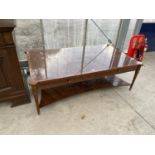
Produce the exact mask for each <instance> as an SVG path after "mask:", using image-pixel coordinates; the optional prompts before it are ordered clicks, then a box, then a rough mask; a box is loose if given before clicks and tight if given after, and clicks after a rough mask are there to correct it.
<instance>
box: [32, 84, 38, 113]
mask: <svg viewBox="0 0 155 155" xmlns="http://www.w3.org/2000/svg"><path fill="white" fill-rule="evenodd" d="M32 93H33V96H34V99H35V104H36V109H37V113H38V115H39V114H40V107H39V92H38V89H37V88H36V86H32Z"/></svg>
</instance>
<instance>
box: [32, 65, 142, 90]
mask: <svg viewBox="0 0 155 155" xmlns="http://www.w3.org/2000/svg"><path fill="white" fill-rule="evenodd" d="M138 66H139V65H134V66H126V67H123V68H114V69H111V70H105V71H99V72H94V73H86V74H82V75H76V76H69V77H64V78H59V79H52V80H45V81H38V82H37V83H36V85H34V86H35V87H37V88H38V89H47V88H53V87H58V86H63V85H66V84H73V83H77V82H81V81H86V80H92V79H98V78H102V77H105V76H111V75H115V74H121V73H125V72H131V71H135V70H136V69H137V67H138ZM31 86H32V87H33V85H31Z"/></svg>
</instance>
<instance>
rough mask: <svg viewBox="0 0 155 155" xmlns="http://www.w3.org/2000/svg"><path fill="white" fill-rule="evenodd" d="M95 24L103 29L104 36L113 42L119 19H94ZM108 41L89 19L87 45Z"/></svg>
mask: <svg viewBox="0 0 155 155" xmlns="http://www.w3.org/2000/svg"><path fill="white" fill-rule="evenodd" d="M94 21H95V22H96V24H97V25H98V26H99V27H100V28H101V29H102V30H103V31H104V33H105V34H106V36H107V37H108V38H109V39H110V40H111V41H112V42H113V43H114V44H115V41H116V37H117V31H118V28H119V22H120V19H95V20H94ZM106 43H108V41H107V39H106V38H105V36H104V35H103V34H102V32H101V31H100V30H99V29H98V28H97V27H96V26H95V24H94V23H93V22H92V21H91V20H89V22H88V35H87V45H99V44H106Z"/></svg>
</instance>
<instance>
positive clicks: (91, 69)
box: [26, 45, 143, 114]
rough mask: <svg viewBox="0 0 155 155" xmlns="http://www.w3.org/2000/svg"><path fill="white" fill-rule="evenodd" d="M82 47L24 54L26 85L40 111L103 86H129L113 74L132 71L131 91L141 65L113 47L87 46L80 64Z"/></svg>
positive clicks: (30, 51) (37, 50)
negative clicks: (26, 59)
mask: <svg viewBox="0 0 155 155" xmlns="http://www.w3.org/2000/svg"><path fill="white" fill-rule="evenodd" d="M82 51H83V50H82V47H74V48H61V49H50V50H46V51H43V50H39V49H32V50H29V51H27V52H26V53H27V58H28V64H29V69H30V79H29V84H30V85H31V87H32V94H33V96H34V99H35V104H36V109H37V113H38V114H40V108H41V107H43V106H45V105H47V104H49V103H51V102H54V101H57V100H59V99H63V98H65V97H68V96H71V95H75V94H79V93H82V92H85V91H89V90H94V89H98V88H102V87H105V86H123V85H128V83H126V82H125V81H123V80H122V79H119V78H117V77H116V76H115V75H116V74H120V73H125V72H130V71H135V74H134V77H133V80H132V82H131V84H130V88H129V89H130V90H131V89H132V86H133V84H134V82H135V80H136V77H137V75H138V72H139V71H140V68H141V66H142V65H143V64H142V63H141V62H138V61H136V60H134V59H133V58H130V57H129V56H127V55H126V54H125V53H123V52H120V51H119V50H117V49H114V47H113V46H112V45H98V46H87V47H86V49H85V55H84V61H83V65H82V67H81V62H82Z"/></svg>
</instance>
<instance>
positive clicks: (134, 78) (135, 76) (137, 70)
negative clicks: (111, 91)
mask: <svg viewBox="0 0 155 155" xmlns="http://www.w3.org/2000/svg"><path fill="white" fill-rule="evenodd" d="M140 68H141V66H137V68H136V70H135V74H134V77H133V79H132V83H131V85H130V88H129V90H131V89H132V87H133V84H134V82H135V80H136V78H137V75H138V73H139V71H140Z"/></svg>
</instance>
